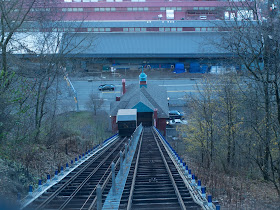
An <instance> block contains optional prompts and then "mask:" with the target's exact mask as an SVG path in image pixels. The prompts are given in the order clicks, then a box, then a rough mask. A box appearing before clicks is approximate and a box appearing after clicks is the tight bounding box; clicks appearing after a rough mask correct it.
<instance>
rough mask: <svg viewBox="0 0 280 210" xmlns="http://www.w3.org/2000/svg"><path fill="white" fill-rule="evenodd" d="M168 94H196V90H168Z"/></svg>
mask: <svg viewBox="0 0 280 210" xmlns="http://www.w3.org/2000/svg"><path fill="white" fill-rule="evenodd" d="M167 92H168V93H191V92H198V90H168V91H167ZM101 93H121V91H115V92H101Z"/></svg>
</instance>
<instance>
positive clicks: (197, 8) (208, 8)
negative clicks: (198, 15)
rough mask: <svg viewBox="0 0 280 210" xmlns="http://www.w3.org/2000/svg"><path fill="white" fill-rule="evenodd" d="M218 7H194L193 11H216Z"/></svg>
mask: <svg viewBox="0 0 280 210" xmlns="http://www.w3.org/2000/svg"><path fill="white" fill-rule="evenodd" d="M215 9H216V7H194V8H193V10H215Z"/></svg>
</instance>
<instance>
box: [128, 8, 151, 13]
mask: <svg viewBox="0 0 280 210" xmlns="http://www.w3.org/2000/svg"><path fill="white" fill-rule="evenodd" d="M127 11H135V12H136V11H149V8H148V7H128V8H127Z"/></svg>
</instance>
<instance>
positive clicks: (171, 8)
mask: <svg viewBox="0 0 280 210" xmlns="http://www.w3.org/2000/svg"><path fill="white" fill-rule="evenodd" d="M160 10H161V11H165V10H177V11H182V7H161V8H160Z"/></svg>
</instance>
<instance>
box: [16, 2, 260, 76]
mask: <svg viewBox="0 0 280 210" xmlns="http://www.w3.org/2000/svg"><path fill="white" fill-rule="evenodd" d="M53 1H54V2H55V3H49V4H47V5H41V6H40V5H39V6H37V8H34V9H32V10H31V13H32V16H33V17H38V16H40V15H41V14H51V19H52V20H55V21H50V22H44V24H41V23H40V24H39V23H35V24H30V23H27V24H26V25H24V26H23V27H22V28H21V29H19V30H18V31H19V32H20V31H22V30H23V31H26V30H27V31H32V32H34V33H37V32H53V33H61V34H63V40H64V41H63V42H61V45H62V46H61V47H60V49H66V51H67V52H69V53H67V56H68V57H69V58H70V59H69V62H67V64H66V65H67V69H68V70H71V69H74V68H75V69H77V68H80V69H82V70H85V71H93V70H95V69H100V68H104V66H109V67H111V66H114V67H115V68H116V69H118V68H127V69H130V68H131V67H132V66H133V67H134V68H136V69H137V68H139V67H141V66H144V67H147V68H171V67H173V66H175V64H176V63H179V62H180V63H183V64H184V65H185V68H186V69H188V68H189V67H190V66H193V65H192V64H193V63H200V64H201V65H208V66H211V65H220V64H221V65H222V63H223V62H224V61H225V60H227V58H229V57H233V56H234V55H232V54H231V53H229V52H227V51H226V50H221V49H220V48H218V47H217V45H215V44H213V43H211V40H215V41H217V40H220V39H221V37H222V36H225V35H226V31H227V29H226V27H224V21H225V20H227V21H228V22H231V21H232V20H236V19H237V20H241V19H244V18H250V19H254V18H255V17H254V16H253V15H252V14H251V12H250V9H249V7H250V2H249V3H248V2H246V4H243V2H239V1H238V2H234V1H230V2H229V1H179V0H169V1H167V0H130V1H126V0H106V1H104V0H59V1H58V0H53ZM36 14H37V15H36ZM69 37H71V38H69ZM73 37H75V38H73ZM65 40H66V41H65ZM77 44H79V45H80V46H79V47H77V48H73V49H70V48H71V46H76V45H77ZM81 49H82V50H81Z"/></svg>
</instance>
